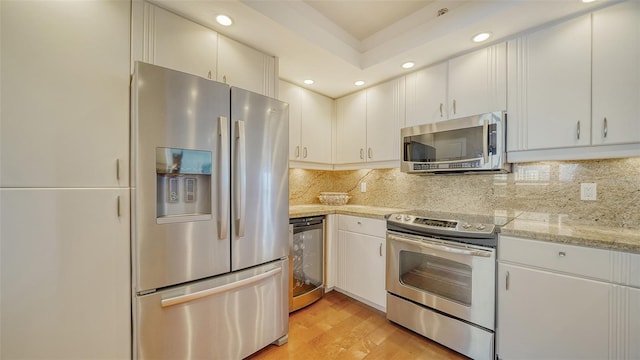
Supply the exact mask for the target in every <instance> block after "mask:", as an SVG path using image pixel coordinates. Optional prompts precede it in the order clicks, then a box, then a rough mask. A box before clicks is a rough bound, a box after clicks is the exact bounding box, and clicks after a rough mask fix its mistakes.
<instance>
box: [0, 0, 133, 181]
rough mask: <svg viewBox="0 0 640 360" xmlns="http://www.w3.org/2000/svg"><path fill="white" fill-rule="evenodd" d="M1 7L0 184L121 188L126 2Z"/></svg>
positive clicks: (125, 173)
mask: <svg viewBox="0 0 640 360" xmlns="http://www.w3.org/2000/svg"><path fill="white" fill-rule="evenodd" d="M1 6H2V11H1V17H2V18H1V20H0V22H1V23H2V50H1V51H0V53H1V55H0V57H1V59H0V63H1V64H2V68H1V76H2V81H1V84H0V86H1V92H2V108H1V109H0V117H1V118H2V122H0V174H1V175H0V186H2V187H14V186H17V187H112V186H127V185H128V183H129V165H128V163H129V82H130V66H129V62H130V55H129V52H130V41H129V28H130V7H131V4H130V3H129V2H127V1H2V5H1ZM43 19H46V20H43ZM118 167H119V168H118Z"/></svg>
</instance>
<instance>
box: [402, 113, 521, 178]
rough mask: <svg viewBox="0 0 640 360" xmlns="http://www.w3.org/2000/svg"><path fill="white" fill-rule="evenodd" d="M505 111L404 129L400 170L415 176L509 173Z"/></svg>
mask: <svg viewBox="0 0 640 360" xmlns="http://www.w3.org/2000/svg"><path fill="white" fill-rule="evenodd" d="M506 117H507V114H506V112H504V111H497V112H492V113H486V114H480V115H474V116H469V117H464V118H459V119H452V120H445V121H440V122H436V123H432V124H425V125H418V126H412V127H406V128H403V129H402V130H401V131H400V136H401V139H400V144H401V146H402V149H401V150H400V152H401V154H402V159H401V161H400V169H401V170H402V171H403V172H407V173H415V174H437V173H471V172H482V171H494V172H509V171H511V165H510V164H509V163H507V156H506Z"/></svg>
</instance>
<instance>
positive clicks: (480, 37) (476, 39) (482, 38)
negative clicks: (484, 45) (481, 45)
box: [473, 32, 491, 42]
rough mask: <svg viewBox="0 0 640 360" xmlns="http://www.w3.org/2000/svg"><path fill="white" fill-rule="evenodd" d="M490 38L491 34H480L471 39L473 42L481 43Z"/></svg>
mask: <svg viewBox="0 0 640 360" xmlns="http://www.w3.org/2000/svg"><path fill="white" fill-rule="evenodd" d="M490 37H491V33H488V32H482V33H479V34H476V35H475V36H474V37H473V42H483V41H485V40H487V39H488V38H490Z"/></svg>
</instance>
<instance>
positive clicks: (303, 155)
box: [302, 146, 307, 159]
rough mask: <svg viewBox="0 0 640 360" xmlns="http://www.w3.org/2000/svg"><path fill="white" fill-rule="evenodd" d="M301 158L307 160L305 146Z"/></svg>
mask: <svg viewBox="0 0 640 360" xmlns="http://www.w3.org/2000/svg"><path fill="white" fill-rule="evenodd" d="M302 157H303V158H304V159H306V158H307V147H306V146H305V147H304V148H303V149H302Z"/></svg>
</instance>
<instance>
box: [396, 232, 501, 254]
mask: <svg viewBox="0 0 640 360" xmlns="http://www.w3.org/2000/svg"><path fill="white" fill-rule="evenodd" d="M389 238H390V239H391V240H395V241H400V242H403V243H406V244H411V245H415V246H419V247H422V248H427V249H432V250H439V251H444V252H448V253H452V254H458V255H468V256H480V257H491V252H490V251H483V250H475V249H468V248H460V247H455V246H449V245H442V244H435V243H431V242H428V241H425V240H410V239H405V238H401V237H397V236H393V235H389Z"/></svg>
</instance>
